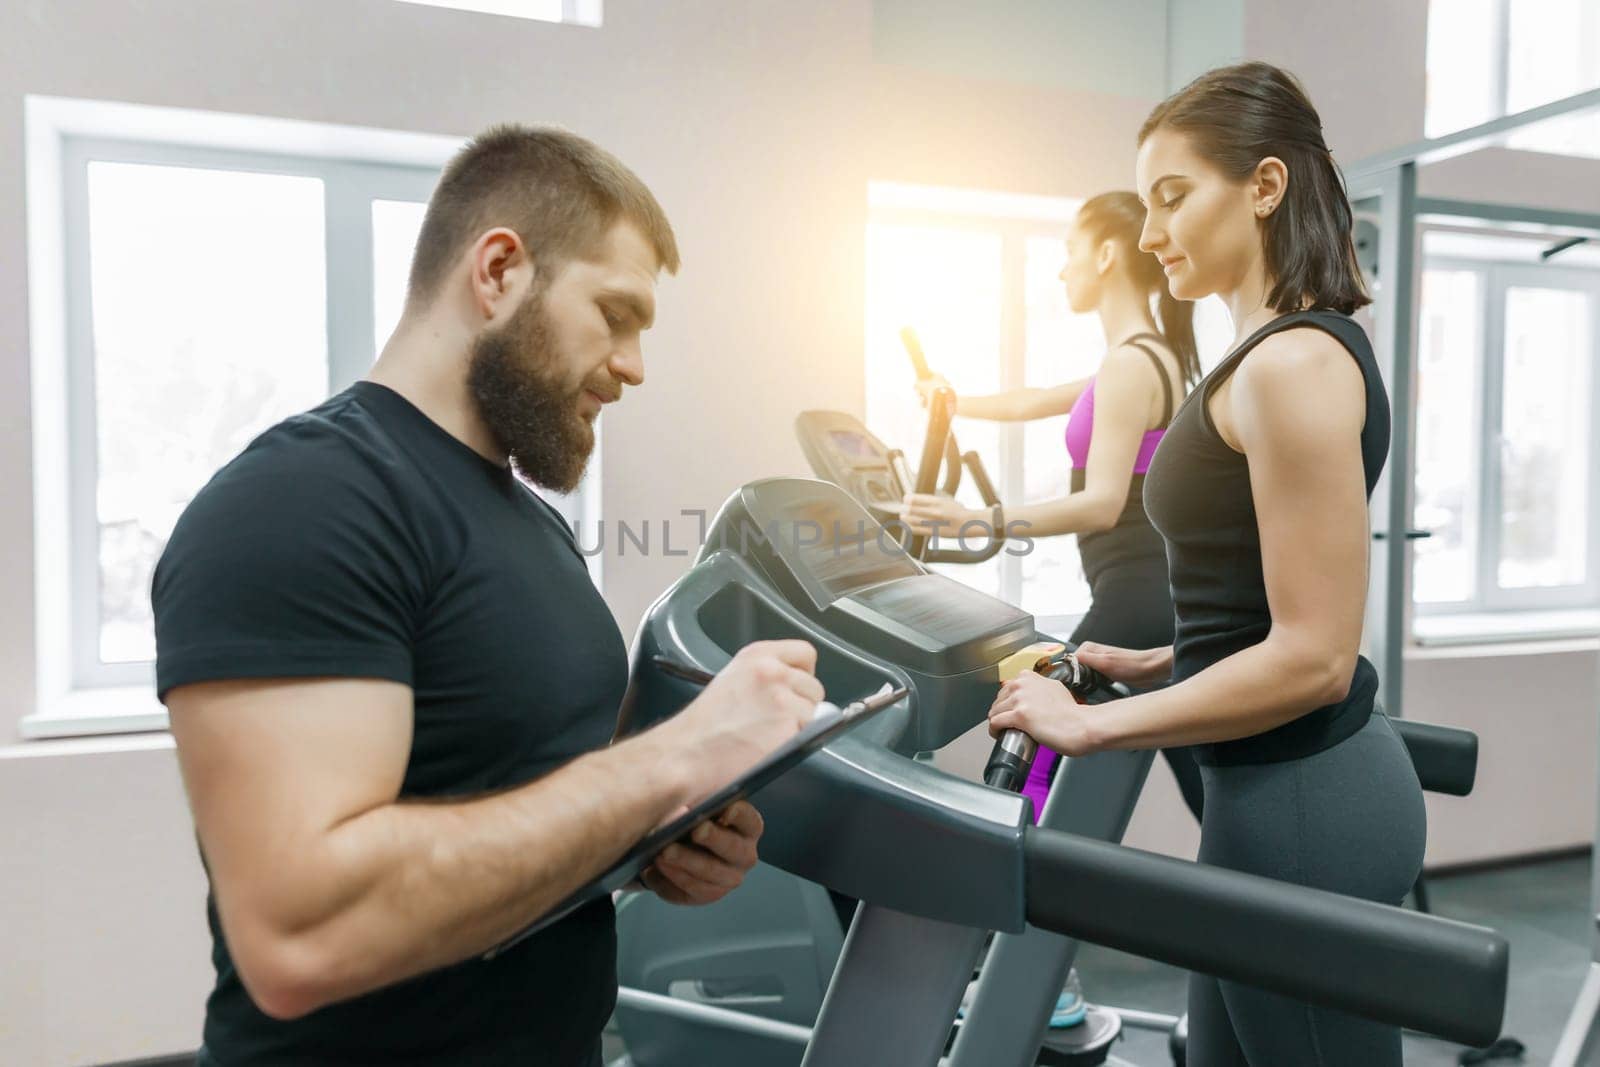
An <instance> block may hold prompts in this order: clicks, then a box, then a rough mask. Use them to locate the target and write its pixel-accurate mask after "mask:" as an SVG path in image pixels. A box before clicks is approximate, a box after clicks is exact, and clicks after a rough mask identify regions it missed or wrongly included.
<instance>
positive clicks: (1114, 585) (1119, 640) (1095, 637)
mask: <svg viewBox="0 0 1600 1067" xmlns="http://www.w3.org/2000/svg"><path fill="white" fill-rule="evenodd" d="M1089 588H1090V591H1091V594H1092V596H1093V598H1094V599H1093V602H1092V603H1091V604H1090V605H1089V613H1088V614H1087V615H1085V616H1084V617H1083V619H1082V621H1080V622H1079V623H1078V627H1077V629H1075V630H1073V631H1072V638H1071V640H1072V643H1073V644H1074V645H1077V644H1082V643H1083V642H1084V641H1097V642H1099V643H1100V644H1103V645H1116V646H1117V647H1119V648H1162V647H1164V646H1166V645H1170V644H1172V634H1173V627H1174V625H1175V623H1174V621H1173V614H1172V587H1171V586H1170V585H1169V584H1168V580H1167V559H1166V557H1165V556H1152V557H1150V558H1149V559H1144V560H1131V561H1128V562H1123V563H1118V564H1115V565H1112V566H1109V567H1104V568H1100V569H1098V570H1097V571H1096V573H1095V574H1094V576H1093V577H1091V578H1090V579H1089ZM1161 754H1162V755H1163V756H1165V757H1166V759H1167V764H1168V765H1169V766H1170V767H1171V768H1172V776H1173V777H1174V778H1176V779H1177V780H1178V789H1179V791H1180V792H1182V793H1183V802H1184V803H1185V804H1187V805H1188V806H1189V810H1190V811H1192V812H1194V817H1195V821H1197V822H1198V821H1201V817H1202V814H1203V813H1204V810H1205V807H1204V805H1205V790H1204V787H1203V786H1202V785H1201V783H1200V768H1199V766H1198V765H1197V764H1196V763H1195V761H1194V755H1193V754H1192V753H1191V752H1190V750H1189V749H1187V748H1164V749H1162V750H1161ZM1058 767H1059V765H1058Z"/></svg>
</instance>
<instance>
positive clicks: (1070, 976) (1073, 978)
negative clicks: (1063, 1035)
mask: <svg viewBox="0 0 1600 1067" xmlns="http://www.w3.org/2000/svg"><path fill="white" fill-rule="evenodd" d="M1087 1014H1088V1006H1087V1005H1086V1004H1085V1003H1084V1002H1083V988H1082V987H1081V986H1080V985H1079V984H1078V970H1077V968H1076V967H1074V968H1073V969H1072V970H1071V971H1069V972H1068V973H1067V984H1066V986H1065V987H1063V988H1062V990H1061V995H1060V996H1059V997H1057V998H1056V1008H1055V1011H1053V1012H1051V1013H1050V1029H1052V1030H1066V1029H1069V1028H1070V1027H1074V1026H1077V1025H1078V1024H1079V1023H1081V1022H1083V1020H1084V1016H1085V1015H1087Z"/></svg>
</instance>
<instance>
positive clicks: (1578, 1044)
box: [1346, 89, 1600, 1067]
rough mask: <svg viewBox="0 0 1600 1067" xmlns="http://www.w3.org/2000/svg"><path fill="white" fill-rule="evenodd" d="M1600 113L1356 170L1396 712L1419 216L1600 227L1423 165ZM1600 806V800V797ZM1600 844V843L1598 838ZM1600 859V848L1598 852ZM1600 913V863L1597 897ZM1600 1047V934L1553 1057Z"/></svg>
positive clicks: (1457, 136) (1386, 627) (1372, 609)
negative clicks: (1424, 181)
mask: <svg viewBox="0 0 1600 1067" xmlns="http://www.w3.org/2000/svg"><path fill="white" fill-rule="evenodd" d="M1596 110H1600V89H1592V90H1590V91H1588V92H1584V93H1579V94H1577V95H1575V96H1571V97H1567V98H1565V99H1563V100H1556V101H1553V102H1551V103H1548V104H1544V105H1542V106H1540V107H1536V108H1530V109H1528V110H1526V111H1521V112H1518V113H1516V114H1513V115H1505V116H1502V117H1500V118H1497V119H1494V120H1492V121H1489V122H1485V123H1482V124H1480V125H1478V126H1473V127H1470V128H1468V129H1465V130H1461V131H1458V132H1456V133H1452V134H1449V135H1448V136H1445V137H1436V138H1431V139H1428V140H1424V141H1420V142H1416V143H1414V144H1410V145H1405V146H1402V147H1400V148H1396V149H1392V150H1390V151H1387V152H1381V153H1379V154H1377V155H1374V156H1371V157H1369V158H1367V159H1364V160H1361V161H1360V162H1358V163H1356V164H1355V165H1354V166H1352V167H1351V168H1350V169H1349V170H1348V171H1347V172H1346V184H1347V187H1348V189H1349V191H1350V193H1351V196H1352V199H1355V200H1358V201H1369V200H1373V199H1375V200H1376V202H1377V207H1378V210H1379V214H1380V217H1381V221H1380V226H1381V231H1380V234H1379V268H1378V273H1379V282H1380V285H1381V291H1380V292H1379V293H1378V309H1377V310H1378V331H1377V333H1378V350H1379V358H1380V361H1381V362H1382V365H1383V367H1384V370H1385V372H1386V374H1387V375H1388V380H1389V383H1390V389H1391V397H1392V404H1393V411H1394V426H1395V433H1394V437H1393V441H1392V443H1391V450H1390V462H1389V473H1388V475H1387V477H1388V479H1389V483H1390V484H1389V486H1388V491H1387V492H1386V493H1384V494H1382V495H1381V496H1379V497H1375V498H1374V507H1373V518H1374V526H1375V529H1377V530H1379V531H1381V532H1383V533H1384V534H1385V535H1386V539H1385V541H1384V542H1383V543H1382V546H1381V549H1380V551H1379V552H1377V553H1375V554H1374V561H1373V562H1374V566H1373V579H1374V580H1373V585H1372V593H1371V596H1370V598H1369V611H1368V619H1369V626H1370V627H1371V628H1372V629H1371V631H1369V632H1371V633H1372V634H1373V636H1374V638H1375V640H1374V642H1373V648H1374V650H1375V651H1376V653H1377V655H1378V656H1379V658H1380V659H1381V660H1382V663H1381V664H1380V669H1381V671H1382V677H1381V682H1380V697H1382V699H1383V700H1384V704H1385V707H1386V708H1387V709H1388V710H1389V712H1390V714H1399V713H1400V712H1401V710H1402V709H1401V705H1400V703H1399V696H1400V693H1401V681H1402V677H1403V675H1402V672H1403V670H1404V662H1403V650H1404V646H1405V643H1406V642H1405V634H1406V629H1405V627H1406V614H1407V612H1408V610H1409V608H1410V583H1409V581H1408V580H1407V578H1408V576H1407V575H1406V573H1405V567H1406V563H1407V556H1408V553H1407V551H1406V547H1407V542H1406V540H1405V532H1406V524H1407V521H1408V519H1409V518H1410V507H1409V505H1410V488H1411V486H1410V483H1411V478H1412V462H1411V460H1412V457H1411V447H1410V446H1411V430H1412V423H1413V421H1414V417H1415V412H1414V410H1413V406H1412V396H1413V383H1414V379H1415V358H1414V354H1415V350H1416V349H1415V344H1416V338H1415V333H1416V315H1415V301H1416V292H1417V268H1418V265H1419V258H1420V257H1419V255H1418V247H1417V221H1418V217H1419V215H1422V214H1425V213H1426V214H1437V215H1444V216H1449V217H1453V218H1479V219H1488V220H1491V221H1498V222H1507V223H1515V224H1522V225H1546V226H1557V227H1566V228H1573V229H1578V230H1580V231H1584V232H1588V233H1600V217H1597V216H1593V215H1584V214H1582V213H1577V212H1569V211H1559V210H1553V211H1546V210H1543V209H1539V208H1535V207H1529V206H1514V205H1493V204H1474V203H1469V202H1461V201H1441V200H1427V199H1419V198H1418V196H1417V168H1418V167H1419V166H1426V165H1428V164H1432V163H1437V162H1440V161H1443V160H1446V159H1451V158H1454V157H1456V156H1461V155H1465V154H1467V153H1469V152H1473V151H1476V150H1477V149H1479V148H1484V147H1487V146H1490V145H1496V144H1502V143H1504V141H1505V139H1506V137H1507V135H1508V134H1510V133H1512V132H1514V131H1517V130H1520V129H1523V128H1525V127H1528V126H1531V125H1533V124H1535V123H1538V122H1543V121H1545V120H1548V119H1553V118H1558V117H1562V116H1567V115H1574V114H1578V113H1580V112H1586V111H1596ZM1597 805H1600V796H1597ZM1597 845H1600V842H1597ZM1596 855H1597V856H1600V847H1597V848H1596ZM1591 907H1592V911H1593V912H1594V913H1595V914H1596V916H1597V919H1600V867H1597V868H1596V877H1595V878H1594V886H1593V892H1592V899H1591ZM1597 1052H1600V933H1597V936H1596V938H1595V941H1594V947H1593V956H1592V961H1591V963H1590V967H1589V972H1588V976H1587V978H1586V980H1585V982H1584V986H1583V990H1582V992H1581V993H1580V995H1579V997H1578V1001H1577V1003H1576V1005H1575V1006H1574V1008H1573V1012H1572V1015H1571V1017H1570V1018H1569V1019H1568V1022H1567V1026H1566V1030H1565V1032H1564V1034H1563V1036H1562V1038H1561V1042H1560V1044H1559V1045H1558V1046H1557V1049H1556V1053H1555V1057H1554V1059H1553V1060H1552V1063H1553V1065H1554V1067H1578V1065H1580V1064H1584V1063H1590V1062H1593V1061H1594V1059H1595V1057H1596V1053H1597Z"/></svg>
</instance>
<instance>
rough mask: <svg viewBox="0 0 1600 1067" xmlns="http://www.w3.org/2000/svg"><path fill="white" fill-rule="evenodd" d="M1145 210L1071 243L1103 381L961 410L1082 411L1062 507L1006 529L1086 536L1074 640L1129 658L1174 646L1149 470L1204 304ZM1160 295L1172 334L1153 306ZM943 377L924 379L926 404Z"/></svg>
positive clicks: (1080, 226) (1195, 798)
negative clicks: (1154, 234)
mask: <svg viewBox="0 0 1600 1067" xmlns="http://www.w3.org/2000/svg"><path fill="white" fill-rule="evenodd" d="M1144 217H1145V210H1144V206H1143V205H1142V204H1140V203H1139V198H1138V197H1137V196H1136V195H1135V194H1133V193H1131V192H1120V191H1119V192H1110V193H1102V194H1101V195H1099V196H1097V197H1094V198H1093V199H1092V200H1090V201H1088V202H1087V203H1085V204H1084V205H1083V207H1082V209H1080V210H1079V212H1078V215H1077V218H1076V219H1074V221H1073V224H1072V229H1071V231H1070V233H1069V234H1068V236H1067V241H1066V250H1067V262H1066V265H1065V266H1064V267H1063V268H1062V269H1061V280H1062V281H1063V282H1065V283H1066V289H1067V302H1068V303H1069V304H1070V305H1071V306H1072V310H1073V311H1074V312H1076V313H1078V314H1082V313H1084V312H1089V311H1093V312H1095V313H1096V314H1098V315H1099V316H1100V324H1101V326H1102V327H1103V328H1104V330H1105V336H1106V347H1107V353H1106V358H1105V360H1104V362H1102V363H1101V365H1100V369H1099V372H1098V373H1097V374H1095V375H1094V376H1093V377H1091V378H1085V379H1083V380H1081V381H1076V382H1069V383H1067V384H1065V385H1058V386H1055V387H1053V388H1049V389H1013V390H1010V391H1008V392H1004V393H998V394H995V395H993V396H978V397H961V398H959V399H958V401H957V404H956V414H957V415H960V416H962V417H965V418H974V419H990V420H995V421H1001V422H1017V421H1026V420H1029V419H1043V418H1049V417H1051V416H1054V415H1062V414H1068V413H1070V418H1069V419H1068V422H1067V433H1066V448H1067V453H1068V456H1069V457H1070V459H1071V463H1072V491H1071V493H1069V494H1068V495H1066V496H1063V497H1059V498H1057V499H1054V500H1045V501H1040V502H1038V503H1033V504H1023V505H1016V506H1008V507H1006V508H1004V514H1005V519H1004V523H1005V526H1006V528H1008V529H1011V530H1015V529H1017V525H1016V524H1017V523H1018V522H1019V521H1021V522H1026V523H1027V524H1028V526H1027V527H1026V528H1025V532H1026V534H1027V535H1028V536H1030V537H1053V536H1058V535H1061V534H1077V536H1078V550H1079V555H1080V557H1081V558H1082V560H1083V571H1084V575H1085V577H1087V578H1088V580H1089V590H1090V594H1091V598H1092V602H1091V605H1090V607H1089V611H1088V614H1086V615H1084V617H1083V621H1082V622H1080V623H1079V624H1078V627H1077V629H1075V630H1074V631H1073V632H1072V638H1071V639H1072V641H1073V642H1075V643H1081V642H1084V641H1096V642H1100V643H1102V644H1110V645H1116V646H1118V647H1121V648H1160V647H1163V646H1166V645H1169V644H1171V643H1172V639H1173V613H1172V594H1171V590H1170V588H1169V586H1168V581H1167V557H1166V550H1165V548H1164V546H1163V543H1162V540H1161V536H1160V535H1159V534H1157V533H1156V531H1155V529H1154V528H1153V527H1152V526H1151V525H1150V520H1149V518H1148V517H1147V516H1146V515H1145V511H1144V473H1145V470H1146V469H1147V468H1148V467H1149V465H1150V457H1151V456H1152V455H1154V454H1155V450H1156V445H1157V444H1159V443H1160V441H1161V436H1162V434H1163V433H1164V432H1165V431H1166V426H1167V423H1168V422H1169V421H1171V419H1172V415H1173V413H1174V412H1175V411H1176V410H1177V406H1178V404H1179V402H1180V401H1181V400H1182V399H1183V396H1184V393H1185V392H1186V390H1187V386H1188V384H1189V383H1192V382H1194V381H1196V380H1198V378H1199V376H1200V374H1199V371H1200V365H1199V357H1198V354H1197V352H1196V348H1195V340H1194V323H1193V314H1194V310H1193V309H1194V305H1193V304H1191V303H1186V302H1182V301H1178V300H1174V299H1173V298H1172V296H1171V294H1170V293H1169V292H1168V291H1167V285H1166V276H1165V274H1164V273H1163V271H1162V269H1161V262H1160V261H1159V260H1158V259H1156V257H1154V256H1152V255H1149V254H1147V253H1144V252H1141V251H1139V233H1140V230H1141V229H1142V228H1143V226H1144ZM1158 295H1159V312H1160V326H1159V329H1158V327H1157V322H1156V314H1155V312H1153V311H1152V309H1151V304H1152V297H1155V296H1158ZM941 385H942V386H945V387H946V388H948V383H947V382H945V381H944V380H943V379H941V378H934V379H932V380H927V381H923V382H921V383H919V384H918V389H919V390H920V391H921V392H922V393H923V396H924V398H926V397H927V396H928V394H929V393H930V392H931V391H932V389H933V388H934V387H936V386H941ZM904 514H905V519H906V522H907V524H908V525H909V526H911V527H912V529H913V532H927V531H930V530H931V529H932V524H934V523H938V524H939V528H940V529H941V530H943V531H944V532H946V534H948V532H949V531H951V530H956V529H959V528H960V527H961V525H962V524H963V523H966V522H969V521H973V520H977V521H981V522H984V523H987V522H989V521H990V520H991V516H990V513H989V512H988V511H981V512H974V511H970V510H969V509H967V508H966V507H965V506H964V505H962V504H960V503H959V502H957V501H955V500H952V499H950V498H948V497H938V496H930V495H918V494H915V493H913V494H911V495H910V496H907V497H906V501H905V512H904ZM1164 755H1165V756H1166V758H1167V762H1168V763H1169V764H1171V766H1172V771H1173V775H1174V776H1175V777H1176V778H1177V780H1178V785H1179V788H1180V789H1181V790H1182V792H1183V797H1184V801H1185V802H1186V803H1187V804H1188V805H1189V809H1190V810H1191V811H1193V812H1194V814H1195V818H1196V819H1198V818H1199V817H1200V810H1201V797H1202V787H1201V784H1200V773H1199V770H1198V768H1197V767H1196V765H1195V763H1194V759H1193V757H1192V756H1190V754H1189V752H1188V750H1187V749H1172V750H1167V751H1165V753H1164ZM1057 763H1058V760H1057V757H1056V753H1054V752H1052V751H1050V750H1049V749H1047V748H1045V747H1043V746H1040V748H1039V754H1038V756H1036V757H1035V759H1034V763H1033V771H1032V773H1031V774H1030V775H1029V777H1028V782H1027V785H1026V786H1025V787H1024V789H1023V792H1024V794H1026V795H1027V796H1029V797H1031V798H1032V800H1033V807H1034V812H1035V817H1036V818H1037V813H1038V812H1039V811H1040V810H1041V809H1042V808H1043V807H1044V801H1045V797H1046V795H1047V794H1048V792H1049V785H1050V780H1051V778H1052V776H1053V774H1054V772H1055V769H1056V765H1057Z"/></svg>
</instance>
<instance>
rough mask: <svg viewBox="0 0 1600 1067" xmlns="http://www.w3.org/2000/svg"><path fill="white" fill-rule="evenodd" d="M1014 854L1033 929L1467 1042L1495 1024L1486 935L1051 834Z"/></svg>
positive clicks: (1498, 966)
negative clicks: (1020, 862)
mask: <svg viewBox="0 0 1600 1067" xmlns="http://www.w3.org/2000/svg"><path fill="white" fill-rule="evenodd" d="M1023 853H1024V856H1025V857H1026V863H1027V872H1026V886H1027V913H1028V921H1029V922H1030V923H1031V924H1033V925H1035V926H1038V927H1041V928H1043V929H1046V930H1052V931H1055V932H1056V933H1061V934H1066V935H1069V936H1071V937H1077V938H1081V939H1082V940H1085V941H1092V942H1094V943H1095V944H1099V945H1105V946H1107V947H1109V948H1115V949H1119V950H1121V951H1124V952H1132V953H1134V954H1136V955H1139V956H1144V957H1146V958H1147V959H1153V960H1160V961H1162V962H1164V963H1170V964H1172V965H1174V966H1177V967H1183V968H1185V969H1187V970H1192V971H1200V972H1203V973H1205V974H1210V975H1214V976H1216V977H1218V978H1221V979H1224V980H1227V981H1234V982H1243V983H1246V984H1249V985H1254V986H1257V987H1260V988H1263V989H1268V990H1271V991H1272V992H1276V993H1281V994H1283V995H1285V996H1289V997H1293V998H1294V999H1296V1000H1302V1001H1307V1002H1309V1003H1313V1004H1321V1005H1326V1006H1327V1007H1331V1008H1336V1009H1339V1010H1341V1011H1348V1012H1352V1013H1354V1014H1357V1015H1361V1016H1364V1017H1366V1018H1369V1019H1376V1020H1378V1021H1380V1022H1386V1023H1391V1024H1395V1025H1399V1026H1404V1027H1408V1028H1410V1029H1414V1030H1420V1031H1423V1032H1425V1033H1430V1034H1437V1035H1439V1036H1440V1037H1444V1038H1447V1039H1449V1040H1452V1041H1458V1042H1461V1043H1463V1044H1466V1045H1471V1046H1473V1047H1481V1046H1484V1045H1487V1044H1489V1043H1490V1042H1492V1041H1493V1040H1494V1039H1495V1038H1496V1037H1497V1036H1498V1035H1499V1033H1500V1024H1501V1020H1502V1017H1503V1016H1504V1014H1505V1001H1506V980H1507V966H1508V962H1509V956H1510V946H1509V945H1508V944H1507V942H1506V939H1505V938H1504V937H1502V936H1501V935H1500V934H1498V933H1496V932H1494V931H1493V930H1489V929H1486V928H1484V927H1480V926H1472V925H1469V924H1467V923H1461V922H1455V921H1453V920H1450V919H1441V918H1439V917H1437V916H1433V915H1425V914H1422V913H1420V912H1412V911H1405V910H1402V909H1400V908H1397V907H1391V906H1389V905H1385V904H1377V903H1374V902H1372V901H1369V900H1359V899H1357V898H1355V897H1348V896H1343V895H1341V894H1338V893H1331V892H1328V891H1326V890H1322V889H1312V888H1310V887H1307V886H1300V885H1293V884H1291V883H1288V882H1281V881H1277V880H1276V879H1272V878H1263V877H1261V876H1259V875H1254V874H1245V873H1243V872H1239V871H1231V870H1225V869H1223V868H1221V867H1212V866H1208V865H1205V864H1200V863H1190V862H1187V861H1185V860H1179V859H1173V858H1172V857H1170V856H1158V855H1156V854H1154V853H1150V852H1141V851H1139V850H1137V849H1131V848H1127V847H1125V846H1121V845H1111V844H1107V843H1105V842H1103V841H1093V840H1090V839H1089V838H1085V837H1078V836H1076V835H1073V834H1065V833H1060V832H1057V831H1052V830H1037V829H1034V830H1030V831H1029V832H1028V833H1027V835H1026V836H1025V837H1024V839H1023Z"/></svg>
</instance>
